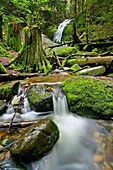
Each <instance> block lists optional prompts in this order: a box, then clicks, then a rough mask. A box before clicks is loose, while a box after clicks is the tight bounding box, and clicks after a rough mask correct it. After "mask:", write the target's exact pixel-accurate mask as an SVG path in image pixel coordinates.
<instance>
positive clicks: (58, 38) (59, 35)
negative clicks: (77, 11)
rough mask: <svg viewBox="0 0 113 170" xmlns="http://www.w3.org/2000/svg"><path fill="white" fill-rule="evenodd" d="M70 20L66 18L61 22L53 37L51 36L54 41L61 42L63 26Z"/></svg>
mask: <svg viewBox="0 0 113 170" xmlns="http://www.w3.org/2000/svg"><path fill="white" fill-rule="evenodd" d="M71 21H72V19H66V20H65V21H64V22H62V23H61V24H60V25H59V27H58V29H57V31H56V32H55V34H54V38H53V41H54V42H61V38H62V34H63V31H64V28H65V27H66V26H67V25H68V24H69V23H70V22H71Z"/></svg>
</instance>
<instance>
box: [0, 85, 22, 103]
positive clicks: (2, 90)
mask: <svg viewBox="0 0 113 170" xmlns="http://www.w3.org/2000/svg"><path fill="white" fill-rule="evenodd" d="M19 84H20V83H19V82H16V83H7V84H4V85H2V86H0V100H4V99H6V100H7V101H9V100H11V98H12V97H13V96H14V95H16V94H17V93H18V87H19Z"/></svg>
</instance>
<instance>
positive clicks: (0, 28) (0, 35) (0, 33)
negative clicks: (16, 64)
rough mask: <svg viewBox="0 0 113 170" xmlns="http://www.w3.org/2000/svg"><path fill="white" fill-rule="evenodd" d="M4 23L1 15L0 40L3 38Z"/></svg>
mask: <svg viewBox="0 0 113 170" xmlns="http://www.w3.org/2000/svg"><path fill="white" fill-rule="evenodd" d="M2 25H3V20H2V16H1V15H0V41H2V40H3V35H2Z"/></svg>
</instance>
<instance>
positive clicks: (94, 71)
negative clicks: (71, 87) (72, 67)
mask: <svg viewBox="0 0 113 170" xmlns="http://www.w3.org/2000/svg"><path fill="white" fill-rule="evenodd" d="M105 72H106V68H105V67H104V66H97V67H92V68H86V69H83V70H81V71H78V72H77V73H75V74H76V75H90V76H99V75H102V74H104V73H105Z"/></svg>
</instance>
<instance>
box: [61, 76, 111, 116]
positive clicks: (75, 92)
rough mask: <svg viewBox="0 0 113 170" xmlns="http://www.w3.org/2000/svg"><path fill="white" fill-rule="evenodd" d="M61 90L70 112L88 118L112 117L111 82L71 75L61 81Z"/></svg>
mask: <svg viewBox="0 0 113 170" xmlns="http://www.w3.org/2000/svg"><path fill="white" fill-rule="evenodd" d="M62 90H63V91H64V94H65V95H66V97H67V100H68V105H69V110H70V111H71V112H73V113H76V114H77V115H80V116H84V117H90V118H101V119H108V118H112V117H113V83H111V82H109V81H104V80H99V78H98V79H97V78H95V77H91V76H82V75H81V76H73V77H71V78H68V79H66V80H64V81H63V82H62Z"/></svg>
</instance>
